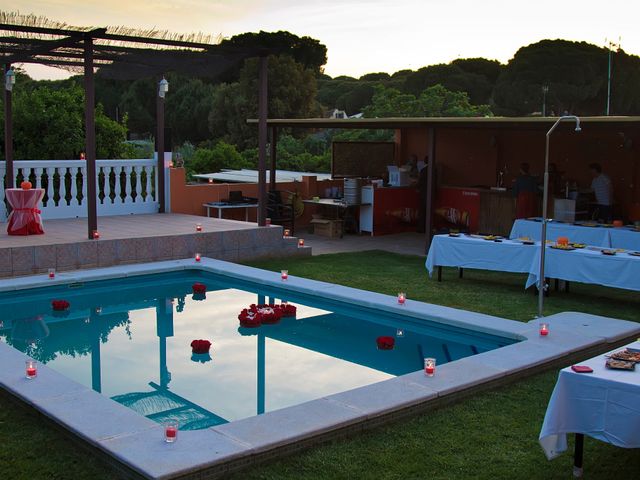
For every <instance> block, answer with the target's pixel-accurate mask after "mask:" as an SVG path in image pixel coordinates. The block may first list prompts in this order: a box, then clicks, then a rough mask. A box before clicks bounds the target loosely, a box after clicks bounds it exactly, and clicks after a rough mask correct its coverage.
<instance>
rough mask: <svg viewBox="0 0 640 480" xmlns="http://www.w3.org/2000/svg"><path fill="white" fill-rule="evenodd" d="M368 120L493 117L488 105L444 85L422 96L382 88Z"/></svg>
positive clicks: (434, 87)
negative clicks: (479, 103)
mask: <svg viewBox="0 0 640 480" xmlns="http://www.w3.org/2000/svg"><path fill="white" fill-rule="evenodd" d="M364 114H365V116H366V117H370V118H371V117H478V116H487V115H491V110H490V108H489V106H488V105H472V104H471V103H470V102H469V97H468V95H467V94H466V93H465V92H452V91H450V90H447V89H446V88H445V87H443V86H442V85H434V86H433V87H429V88H427V89H426V90H424V91H423V92H422V93H421V94H420V95H419V96H418V97H416V96H415V95H412V94H410V93H402V92H400V91H399V90H396V89H395V88H385V87H383V86H378V87H377V88H376V93H375V94H374V96H373V102H372V104H371V105H369V106H368V107H367V108H365V110H364Z"/></svg>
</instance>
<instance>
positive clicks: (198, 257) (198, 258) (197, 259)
mask: <svg viewBox="0 0 640 480" xmlns="http://www.w3.org/2000/svg"><path fill="white" fill-rule="evenodd" d="M201 258H202V257H200V254H199V253H196V262H199V261H200V260H201Z"/></svg>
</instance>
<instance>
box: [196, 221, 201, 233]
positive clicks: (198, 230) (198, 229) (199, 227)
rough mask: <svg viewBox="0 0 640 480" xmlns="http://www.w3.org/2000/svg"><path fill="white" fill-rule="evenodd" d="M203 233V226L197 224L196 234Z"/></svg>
mask: <svg viewBox="0 0 640 480" xmlns="http://www.w3.org/2000/svg"><path fill="white" fill-rule="evenodd" d="M201 231H202V224H201V223H196V232H201Z"/></svg>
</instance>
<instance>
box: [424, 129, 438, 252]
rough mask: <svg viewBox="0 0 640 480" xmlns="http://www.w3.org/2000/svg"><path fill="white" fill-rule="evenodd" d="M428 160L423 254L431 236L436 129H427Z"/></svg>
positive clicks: (429, 245)
mask: <svg viewBox="0 0 640 480" xmlns="http://www.w3.org/2000/svg"><path fill="white" fill-rule="evenodd" d="M429 137H430V142H429V162H428V163H427V207H426V215H425V217H426V218H425V233H426V241H425V254H427V253H428V252H429V248H430V247H431V239H432V238H433V199H434V197H435V193H436V192H434V189H435V187H436V185H435V168H436V165H435V163H436V129H435V127H431V128H430V129H429Z"/></svg>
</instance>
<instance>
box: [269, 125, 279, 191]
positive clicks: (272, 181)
mask: <svg viewBox="0 0 640 480" xmlns="http://www.w3.org/2000/svg"><path fill="white" fill-rule="evenodd" d="M269 130H270V131H271V143H270V151H269V155H270V156H271V169H270V173H269V189H270V190H272V191H273V190H275V189H276V163H277V148H276V147H277V145H278V128H277V127H271V128H270V129H269Z"/></svg>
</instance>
